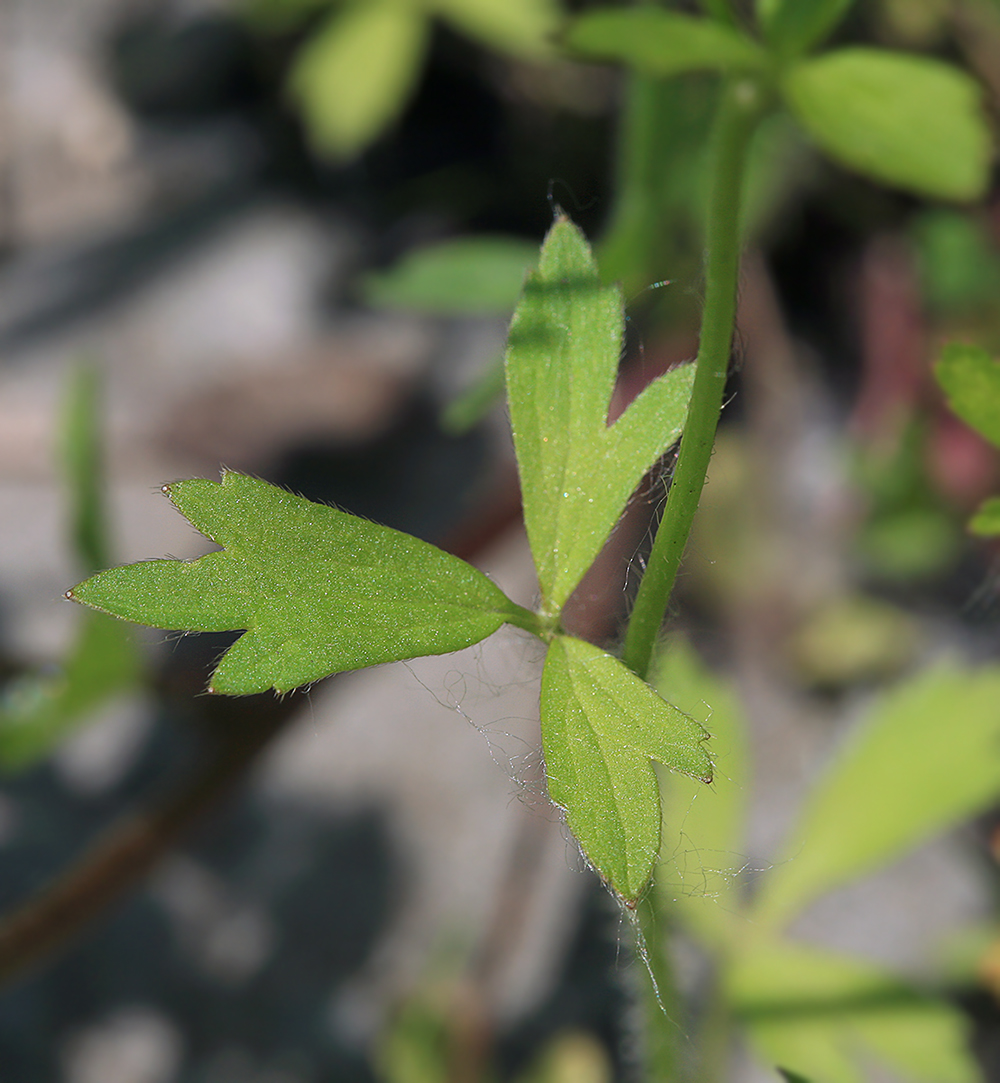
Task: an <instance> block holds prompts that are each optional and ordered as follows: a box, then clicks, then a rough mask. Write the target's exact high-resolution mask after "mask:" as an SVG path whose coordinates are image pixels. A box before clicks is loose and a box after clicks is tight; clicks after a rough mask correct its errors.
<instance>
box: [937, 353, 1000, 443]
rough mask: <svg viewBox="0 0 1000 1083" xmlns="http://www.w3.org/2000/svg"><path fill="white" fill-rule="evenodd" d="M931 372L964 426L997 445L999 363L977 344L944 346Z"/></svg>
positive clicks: (998, 433)
mask: <svg viewBox="0 0 1000 1083" xmlns="http://www.w3.org/2000/svg"><path fill="white" fill-rule="evenodd" d="M934 375H935V376H936V377H937V382H938V383H939V384H940V385H941V387H942V389H943V390H944V393H945V395H946V396H947V397H948V406H949V407H950V408H951V411H952V413H954V414H957V415H958V417H960V418H961V419H962V420H963V421H964V422H965V423H966V425H969V426H971V427H972V428H973V429H975V430H976V432H978V433H979V434H980V435H981V436H984V437H985V438H986V439H987V440H989V442H990V443H991V444H993V446H994V447H1000V363H998V362H997V361H994V359H993V358H992V357H990V355H989V354H988V353H987V352H986V351H985V350H984V349H982V348H981V347H979V346H967V345H965V344H963V343H959V342H953V343H950V344H949V345H948V346H945V348H944V351H943V353H942V354H941V360H940V361H938V363H937V364H936V365H935V366H934Z"/></svg>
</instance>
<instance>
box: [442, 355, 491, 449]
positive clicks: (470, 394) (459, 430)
mask: <svg viewBox="0 0 1000 1083" xmlns="http://www.w3.org/2000/svg"><path fill="white" fill-rule="evenodd" d="M503 385H504V371H503V358H502V357H498V358H497V359H496V361H494V362H491V363H490V364H489V365H488V366H487V367H486V368H485V369H484V370H483V372H482V373H481V374H480V376H479V378H478V379H477V380H476V381H475V383H473V384H472V386H471V387H469V388H467V389H466V390H465V391H463V392H461V393H460V394H458V395H456V396H455V398H453V399H452V400H451V402H449V403H448V405H447V406H446V407H445V408H444V410H442V411H441V428H442V429H443V430H444V431H445V432H446V433H449V434H450V435H452V436H461V435H462V434H463V433H466V432H468V431H469V430H470V429H471V428H473V426H475V425H477V424H478V423H479V422H480V421H482V419H483V418H484V417H485V416H486V415H487V414H488V413H489V411H490V410H491V409H492V408H493V406H494V405H495V404H496V403H497V402H499V401H500V399H501V398H502V397H503Z"/></svg>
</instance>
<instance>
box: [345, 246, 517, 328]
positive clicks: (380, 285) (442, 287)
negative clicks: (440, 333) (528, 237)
mask: <svg viewBox="0 0 1000 1083" xmlns="http://www.w3.org/2000/svg"><path fill="white" fill-rule="evenodd" d="M537 262H538V245H537V244H531V243H530V242H528V241H521V240H518V239H517V238H515V237H461V238H459V239H457V240H453V241H444V242H442V243H440V244H433V245H428V246H427V247H426V248H419V249H417V250H416V251H414V252H410V253H408V254H407V255H406V256H404V257H403V259H401V260H400V261H399V263H397V264H396V265H395V266H394V267H392V268H391V269H390V270H388V271H384V272H381V273H379V274H370V275H368V276H367V277H366V278H365V280H364V282H363V289H364V296H365V300H366V301H367V302H368V303H369V304H372V305H376V306H379V307H382V308H405V309H413V310H415V311H418V312H432V313H440V314H443V315H448V314H452V313H456V312H476V313H501V314H505V315H509V314H510V312H511V311H513V308H514V305H515V304H516V303H517V298H518V294H519V293H520V292H521V288H522V287H523V286H524V277H525V275H526V274H527V272H528V270H529V269H530V268H531V267H533V266H534V265H535V264H536V263H537Z"/></svg>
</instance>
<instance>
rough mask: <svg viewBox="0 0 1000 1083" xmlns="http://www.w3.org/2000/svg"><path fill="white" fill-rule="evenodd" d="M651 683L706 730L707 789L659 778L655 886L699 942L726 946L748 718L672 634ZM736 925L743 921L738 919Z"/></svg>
mask: <svg viewBox="0 0 1000 1083" xmlns="http://www.w3.org/2000/svg"><path fill="white" fill-rule="evenodd" d="M651 683H652V685H653V687H654V688H655V689H656V690H657V691H658V692H659V693H660V695H661V696H663V698H664V699H665V700H667V701H668V702H670V703H672V704H673V705H674V706H675V707H677V708H678V709H679V710H681V711H683V712H684V713H685V714H687V715H690V716H691V717H692V718H694V719H695V720H696V721H698V722H700V723H701V724H702V725H703V726H704V727H705V729H706V730H707V731H708V732H709V733H711V735H712V749H713V760H714V762H713V771H712V774H713V780H712V787H711V790H706V789H705V787H704V785H702V784H701V783H700V782H695V781H693V780H692V779H689V778H684V777H683V776H681V775H677V774H671V775H669V776H668V775H666V774H664V776H663V777H662V779H661V787H660V788H661V792H662V800H663V843H662V845H661V848H660V849H661V854H662V862H661V864H660V865H659V866H658V868H657V870H656V887H657V890H658V891H659V892H660V893H661V895H663V896H664V897H665V898H667V899H669V900H670V903H671V905H672V907H673V908H674V909H675V911H676V912H678V913H679V915H680V919H681V920H682V921H683V922H684V924H685V926H686V927H687V928H688V929H690V930H691V931H692V932H693V933H694V934H695V935H696V936H698V937H699V938H700V939H701V940H702V942H703V943H704V944H706V945H707V946H709V947H712V948H715V949H721V948H724V947H725V946H726V945H727V944H728V943H729V940H730V939H731V937H732V936H733V935H734V933H736V932H737V930H736V929H734V920H735V918H736V916H737V915H738V913H739V912H740V910H741V906H742V903H741V884H740V882H739V872H740V869H741V867H742V865H743V861H742V859H741V858H740V856H739V855H740V852H741V849H742V847H743V845H744V843H745V832H746V818H747V793H746V787H747V786H748V785H749V763H748V755H749V751H748V748H747V733H746V722H745V720H744V718H743V713H742V711H741V709H740V706H739V703H738V701H737V699H736V696H735V694H734V692H733V690H732V689H731V688H730V687H729V685H728V683H727V682H725V681H723V680H722V679H720V678H719V677H717V676H716V675H715V674H713V673H712V672H711V671H710V670H709V669H708V668H707V667H706V666H705V665H704V664H703V663H702V661H701V660H700V659H699V658H698V656H697V654H695V652H694V650H693V649H692V648H691V646H690V644H688V642H687V641H686V640H684V639H682V638H681V637H679V636H677V637H674V638H672V639H670V640H669V641H668V642H667V643H666V644H664V645H663V647H661V649H660V651H659V653H658V654H657V657H656V661H655V663H654V672H653V679H652V681H651ZM740 928H742V923H741V924H740Z"/></svg>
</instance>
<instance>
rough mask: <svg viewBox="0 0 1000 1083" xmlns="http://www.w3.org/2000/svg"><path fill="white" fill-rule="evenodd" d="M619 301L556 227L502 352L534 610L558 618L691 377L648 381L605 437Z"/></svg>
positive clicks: (675, 432) (676, 416) (665, 432)
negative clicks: (536, 590)
mask: <svg viewBox="0 0 1000 1083" xmlns="http://www.w3.org/2000/svg"><path fill="white" fill-rule="evenodd" d="M622 326H623V313H622V299H621V291H620V290H619V289H618V287H617V286H604V285H602V284H601V280H600V277H599V276H598V271H597V265H596V263H595V261H594V257H593V255H592V253H591V251H590V246H589V245H588V244H587V241H586V239H585V238H584V236H583V234H582V233H581V232H580V230H579V229H577V227H576V226H575V225H573V223H572V222H570V221H569V219H567V218H561V219H559V220H558V221H557V222H556V224H555V225H554V226H553V227H552V229H551V230H550V231H549V234H548V236H547V237H546V239H545V243H544V244H543V246H542V253H541V259H540V261H539V266H538V270H537V271H535V272H533V273H532V274H530V275H529V276H528V279H527V282H526V284H525V288H524V293H523V294H522V296H521V300H520V301H519V302H518V306H517V308H516V310H515V312H514V318H513V321H512V322H511V326H510V336H509V338H508V342H507V355H506V370H507V398H508V401H509V403H510V416H511V426H512V428H513V430H514V447H515V449H516V451H517V461H518V470H519V472H520V475H521V495H522V500H523V503H524V520H525V524H526V526H527V529H528V539H529V541H530V542H531V551H532V553H533V555H534V558H535V566H536V568H537V569H538V580H539V585H540V587H541V593H542V609H543V612H545V613H548V614H555V613H558V612H559V611H560V610H561V609H562V607H563V605H564V604H565V603H566V599H567V598H568V597H569V596H570V594H571V593H572V592H573V589H574V587H576V585H577V583H579V581H580V579H581V578H582V576H583V574H584V572H586V570H587V569H588V568H589V567H590V565H591V564H592V563H593V561H594V558H595V557H596V556H597V554H598V552H599V551H600V549H601V546H602V545H603V544H604V542H605V541H606V540H607V538H608V535H609V534H610V533H611V530H612V528H613V527H614V525H615V522H616V521H617V520H618V517H619V516H620V515H621V512H622V508H623V507H624V506H625V503H626V501H627V500H628V498H629V497H630V496H631V495H632V492H633V491H634V489H635V487H636V486H637V485H638V483H639V481H640V479H641V478H642V475H643V474H644V473H645V472H646V470H648V469H649V467H650V466H651V465H652V463H654V462H655V461H656V459H657V458H659V456H661V455H662V454H663V453H664V452H665V451H666V450H667V448H668V447H670V445H671V444H672V443H673V442H674V441H675V440H676V439H677V438H678V437H679V436H680V433H681V427H682V425H683V422H684V418H685V415H686V413H687V404H688V399H689V398H690V394H691V380H692V369H691V366H690V365H685V366H682V367H681V368H678V369H674V370H673V371H672V372H668V373H667V374H666V375H665V376H661V377H660V378H659V379H658V380H655V381H654V382H653V383H652V384H650V385H649V387H647V388H646V389H645V391H643V393H642V394H641V395H640V396H639V397H638V398H637V399H636V400H635V402H633V403H632V405H631V406H630V407H629V408H628V409H627V410H626V411H625V413H624V414H623V415H622V416H621V417H620V418H619V419H618V421H617V422H615V424H614V425H611V426H609V425H608V423H607V422H608V407H609V403H610V400H611V393H612V390H613V388H614V383H615V376H616V373H617V370H618V360H619V355H620V351H621V337H622Z"/></svg>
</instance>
